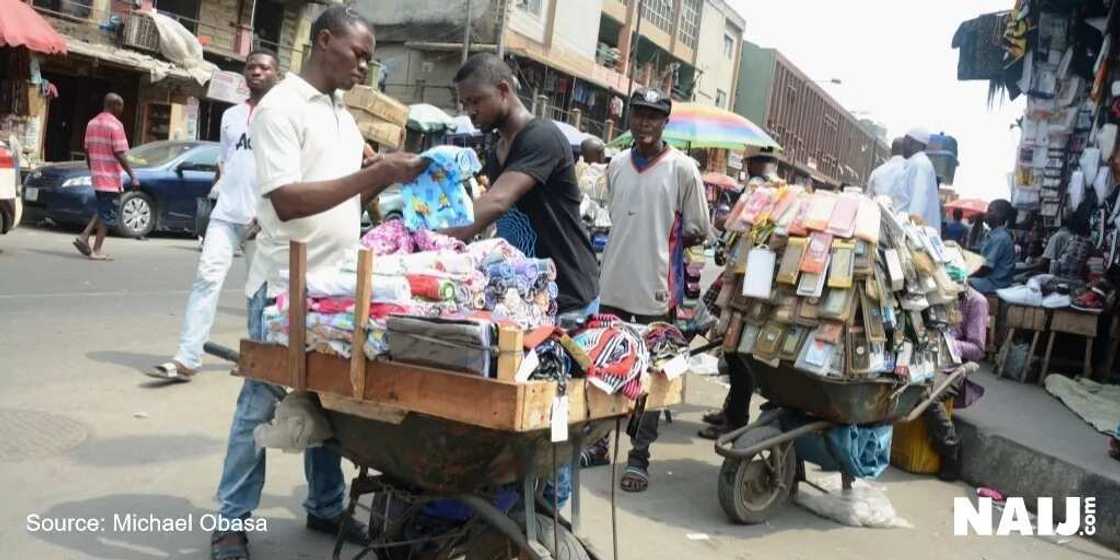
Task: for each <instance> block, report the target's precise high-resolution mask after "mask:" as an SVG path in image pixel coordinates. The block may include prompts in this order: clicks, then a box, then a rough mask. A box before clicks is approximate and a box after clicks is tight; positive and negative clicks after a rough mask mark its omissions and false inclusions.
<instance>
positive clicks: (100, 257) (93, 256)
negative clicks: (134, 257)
mask: <svg viewBox="0 0 1120 560" xmlns="http://www.w3.org/2000/svg"><path fill="white" fill-rule="evenodd" d="M89 260H91V261H111V260H113V257H110V256H109V255H106V254H105V253H90V254H89Z"/></svg>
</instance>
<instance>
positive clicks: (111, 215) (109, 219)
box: [93, 191, 121, 227]
mask: <svg viewBox="0 0 1120 560" xmlns="http://www.w3.org/2000/svg"><path fill="white" fill-rule="evenodd" d="M93 193H94V195H96V196H97V216H98V217H99V218H101V221H102V222H103V223H104V224H105V225H106V226H109V227H113V226H116V225H117V220H118V219H119V217H120V206H121V193H118V192H109V191H93Z"/></svg>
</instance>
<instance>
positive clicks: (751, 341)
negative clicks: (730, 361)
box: [738, 323, 762, 356]
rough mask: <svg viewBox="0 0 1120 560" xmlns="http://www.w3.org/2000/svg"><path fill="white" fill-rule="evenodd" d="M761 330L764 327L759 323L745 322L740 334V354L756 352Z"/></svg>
mask: <svg viewBox="0 0 1120 560" xmlns="http://www.w3.org/2000/svg"><path fill="white" fill-rule="evenodd" d="M761 330H762V327H759V326H758V325H752V324H750V323H744V324H743V331H742V333H741V334H740V335H739V351H738V353H739V354H742V355H744V356H745V355H748V354H752V353H754V345H755V343H757V342H758V332H759V331H761Z"/></svg>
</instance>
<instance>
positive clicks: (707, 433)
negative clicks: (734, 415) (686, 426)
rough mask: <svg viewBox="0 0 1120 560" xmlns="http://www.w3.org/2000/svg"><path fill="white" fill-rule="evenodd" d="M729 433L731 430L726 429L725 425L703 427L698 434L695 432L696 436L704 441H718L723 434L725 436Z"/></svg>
mask: <svg viewBox="0 0 1120 560" xmlns="http://www.w3.org/2000/svg"><path fill="white" fill-rule="evenodd" d="M730 431H731V428H729V427H727V425H725V424H718V425H714V426H704V428H703V429H702V430H700V431H699V432H697V433H696V435H698V436H700V437H702V438H704V439H712V440H715V439H719V437H720V436H722V435H723V434H726V433H727V432H730Z"/></svg>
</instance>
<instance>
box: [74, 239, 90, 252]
mask: <svg viewBox="0 0 1120 560" xmlns="http://www.w3.org/2000/svg"><path fill="white" fill-rule="evenodd" d="M74 248H75V249H77V250H78V252H79V253H81V254H83V255H85V256H87V257H88V256H90V255H92V254H93V249H90V248H89V243H87V242H85V241H82V240H81V239H79V238H77V237H75V238H74Z"/></svg>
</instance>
